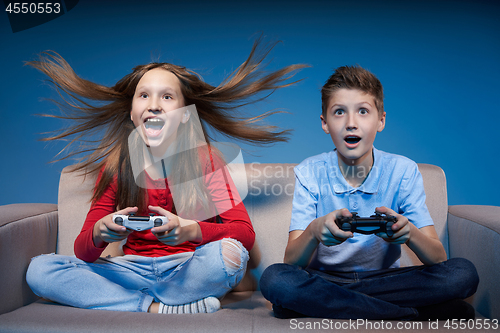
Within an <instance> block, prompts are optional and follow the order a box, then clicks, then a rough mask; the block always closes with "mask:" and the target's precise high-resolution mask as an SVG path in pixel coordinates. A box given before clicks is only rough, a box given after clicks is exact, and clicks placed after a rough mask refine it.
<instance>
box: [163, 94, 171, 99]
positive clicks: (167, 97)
mask: <svg viewBox="0 0 500 333" xmlns="http://www.w3.org/2000/svg"><path fill="white" fill-rule="evenodd" d="M163 98H164V99H172V96H170V95H165V96H163Z"/></svg>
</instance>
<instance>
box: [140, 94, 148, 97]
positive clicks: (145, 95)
mask: <svg viewBox="0 0 500 333" xmlns="http://www.w3.org/2000/svg"><path fill="white" fill-rule="evenodd" d="M140 97H141V98H148V94H141V95H140Z"/></svg>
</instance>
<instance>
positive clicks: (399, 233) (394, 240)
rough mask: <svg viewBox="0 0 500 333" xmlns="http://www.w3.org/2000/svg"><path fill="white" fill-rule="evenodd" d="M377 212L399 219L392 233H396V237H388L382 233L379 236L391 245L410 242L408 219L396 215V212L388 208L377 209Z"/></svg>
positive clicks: (393, 226)
mask: <svg viewBox="0 0 500 333" xmlns="http://www.w3.org/2000/svg"><path fill="white" fill-rule="evenodd" d="M375 211H376V212H378V213H382V214H385V215H390V216H394V217H396V219H397V222H396V223H394V224H393V225H392V231H394V235H392V237H389V236H387V234H386V233H385V232H380V233H378V234H377V236H379V237H381V238H383V239H384V240H385V241H386V242H388V243H391V244H404V243H406V242H407V241H408V239H410V224H409V221H408V219H407V218H406V217H404V216H403V215H400V214H396V212H395V211H393V210H392V209H390V208H387V207H377V208H375Z"/></svg>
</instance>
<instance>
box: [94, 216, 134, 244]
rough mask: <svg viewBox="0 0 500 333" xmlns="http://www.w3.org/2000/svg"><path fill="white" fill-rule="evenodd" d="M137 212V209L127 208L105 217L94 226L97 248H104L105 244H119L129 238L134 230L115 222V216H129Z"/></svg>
mask: <svg viewBox="0 0 500 333" xmlns="http://www.w3.org/2000/svg"><path fill="white" fill-rule="evenodd" d="M135 212H137V207H127V208H125V209H122V210H119V211H117V212H115V213H112V214H109V215H106V216H104V217H103V218H102V219H100V220H99V221H97V222H96V223H95V224H94V229H93V232H92V239H93V241H94V245H95V246H96V247H103V246H104V245H105V243H113V242H119V241H121V240H123V239H125V238H127V237H128V235H129V234H130V233H131V232H132V230H128V229H127V228H126V227H124V226H121V225H118V224H116V223H114V222H113V215H115V214H121V215H128V214H130V213H135Z"/></svg>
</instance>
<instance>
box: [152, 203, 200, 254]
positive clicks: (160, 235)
mask: <svg viewBox="0 0 500 333" xmlns="http://www.w3.org/2000/svg"><path fill="white" fill-rule="evenodd" d="M148 208H149V209H150V210H151V211H153V212H155V213H157V214H159V215H162V216H166V217H168V223H167V224H164V225H162V226H161V227H154V228H153V229H151V232H152V233H153V235H155V236H156V238H157V239H158V240H159V241H160V242H162V243H163V244H166V245H170V246H176V245H179V244H182V243H184V242H192V241H201V229H200V226H199V224H198V223H197V222H196V221H193V220H185V219H182V218H180V217H179V216H177V215H175V214H173V213H171V212H169V211H168V210H165V209H163V208H161V207H158V206H149V207H148Z"/></svg>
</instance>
